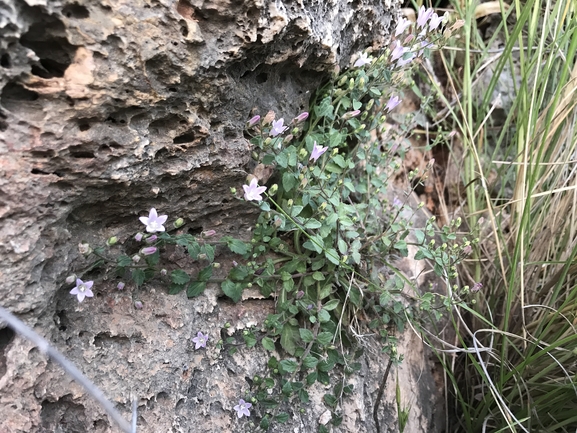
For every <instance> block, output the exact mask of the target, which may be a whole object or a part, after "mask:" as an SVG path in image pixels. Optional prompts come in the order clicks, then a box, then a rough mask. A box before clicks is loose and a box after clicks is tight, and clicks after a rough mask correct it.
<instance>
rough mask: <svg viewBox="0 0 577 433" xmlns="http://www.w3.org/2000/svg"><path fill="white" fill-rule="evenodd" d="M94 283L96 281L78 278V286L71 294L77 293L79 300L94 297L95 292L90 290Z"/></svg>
mask: <svg viewBox="0 0 577 433" xmlns="http://www.w3.org/2000/svg"><path fill="white" fill-rule="evenodd" d="M93 284H94V281H87V282H83V281H82V280H81V279H80V278H77V279H76V287H74V288H73V289H72V290H71V291H70V294H71V295H76V297H77V298H78V302H82V301H84V298H85V297H86V298H92V297H93V296H94V293H92V290H90V289H91V288H92V285H93Z"/></svg>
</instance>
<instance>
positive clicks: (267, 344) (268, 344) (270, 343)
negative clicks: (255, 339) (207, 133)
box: [261, 337, 275, 352]
mask: <svg viewBox="0 0 577 433" xmlns="http://www.w3.org/2000/svg"><path fill="white" fill-rule="evenodd" d="M261 343H262V347H264V348H265V349H266V350H268V351H269V352H273V351H274V350H275V346H274V340H273V339H272V338H269V337H264V338H263V339H262V341H261Z"/></svg>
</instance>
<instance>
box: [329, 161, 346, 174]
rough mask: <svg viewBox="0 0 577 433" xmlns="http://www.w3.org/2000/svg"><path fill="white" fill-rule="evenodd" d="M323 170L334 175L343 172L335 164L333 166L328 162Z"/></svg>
mask: <svg viewBox="0 0 577 433" xmlns="http://www.w3.org/2000/svg"><path fill="white" fill-rule="evenodd" d="M325 170H326V171H328V172H329V173H336V174H341V173H342V172H343V169H342V168H340V167H339V166H338V165H337V164H335V163H334V162H329V163H328V164H327V165H326V166H325Z"/></svg>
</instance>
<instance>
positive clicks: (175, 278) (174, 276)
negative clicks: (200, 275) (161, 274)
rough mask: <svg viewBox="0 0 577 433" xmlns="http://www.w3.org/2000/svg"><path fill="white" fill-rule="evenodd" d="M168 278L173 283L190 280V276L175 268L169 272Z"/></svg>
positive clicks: (183, 282)
mask: <svg viewBox="0 0 577 433" xmlns="http://www.w3.org/2000/svg"><path fill="white" fill-rule="evenodd" d="M170 279H171V280H172V282H173V283H175V284H186V283H188V282H189V281H190V276H189V275H188V274H187V273H186V272H184V271H183V270H182V269H175V270H174V271H172V272H171V273H170Z"/></svg>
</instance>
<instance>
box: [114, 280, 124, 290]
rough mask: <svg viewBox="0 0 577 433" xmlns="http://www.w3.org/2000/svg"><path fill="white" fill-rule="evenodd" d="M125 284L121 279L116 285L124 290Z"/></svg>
mask: <svg viewBox="0 0 577 433" xmlns="http://www.w3.org/2000/svg"><path fill="white" fill-rule="evenodd" d="M124 286H125V284H124V283H123V282H122V281H119V282H118V285H117V286H116V288H117V289H118V290H124Z"/></svg>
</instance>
